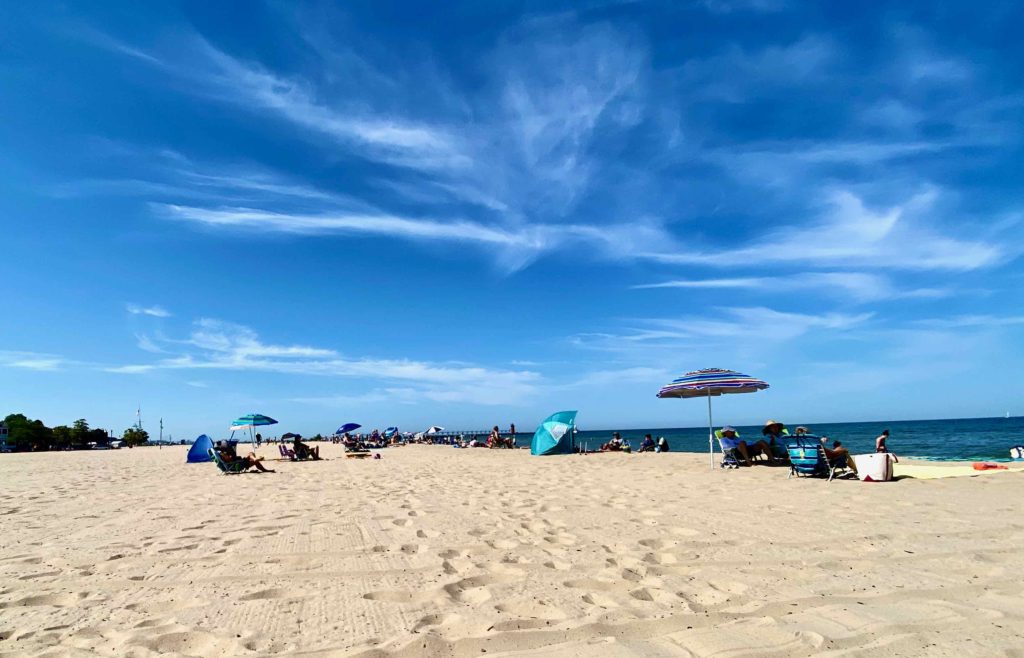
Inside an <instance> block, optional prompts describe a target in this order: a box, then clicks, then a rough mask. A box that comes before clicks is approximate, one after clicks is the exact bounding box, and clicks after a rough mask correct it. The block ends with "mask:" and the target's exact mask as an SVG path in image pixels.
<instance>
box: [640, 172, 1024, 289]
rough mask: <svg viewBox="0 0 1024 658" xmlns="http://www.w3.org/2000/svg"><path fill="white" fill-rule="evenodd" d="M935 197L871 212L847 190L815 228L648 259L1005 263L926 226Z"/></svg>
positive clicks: (948, 265) (981, 244) (987, 245)
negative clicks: (723, 247)
mask: <svg viewBox="0 0 1024 658" xmlns="http://www.w3.org/2000/svg"><path fill="white" fill-rule="evenodd" d="M937 198H938V191H937V190H936V189H934V188H930V189H926V190H925V191H923V192H920V193H918V194H916V195H914V196H912V197H910V198H909V199H907V200H906V201H904V202H903V203H899V204H896V205H894V206H889V207H887V208H883V209H878V210H874V209H871V208H869V207H868V206H867V205H866V204H865V202H864V200H863V199H862V198H860V197H859V196H857V195H856V194H854V193H853V192H851V191H849V190H837V191H833V192H832V193H831V194H830V195H829V196H828V198H827V204H828V208H827V210H826V211H825V212H824V213H823V214H822V217H821V218H820V219H819V220H818V221H817V222H814V223H811V224H803V225H797V226H785V227H781V228H777V229H775V230H772V231H770V232H768V233H766V234H765V235H763V236H761V237H760V238H758V239H756V240H755V241H754V243H752V244H748V245H746V246H742V247H738V248H735V249H731V250H722V251H720V252H700V251H696V252H688V253H677V254H661V253H647V254H644V255H643V257H646V258H649V259H651V260H656V261H659V262H663V263H679V264H688V263H699V264H703V265H719V266H722V267H726V266H729V265H731V264H732V263H737V262H740V263H742V262H763V263H766V262H788V263H793V264H802V265H803V266H804V267H808V266H812V267H813V266H818V267H822V266H837V265H838V266H843V265H846V266H849V265H850V263H851V262H855V263H857V264H859V265H869V264H877V265H880V266H881V265H883V264H884V266H885V267H887V268H894V269H909V270H973V269H978V268H982V267H987V266H992V265H995V264H998V263H1000V262H1002V261H1003V260H1005V259H1006V258H1007V257H1008V254H1007V253H1006V252H1005V250H1004V248H1003V247H1002V246H1000V245H998V244H996V243H994V242H986V241H984V240H978V239H973V240H972V239H963V238H956V237H951V236H948V235H945V234H943V233H941V232H938V231H936V230H934V229H932V228H930V227H929V226H928V223H927V222H926V221H924V216H927V215H928V214H931V213H932V212H933V211H934V206H935V202H936V200H937Z"/></svg>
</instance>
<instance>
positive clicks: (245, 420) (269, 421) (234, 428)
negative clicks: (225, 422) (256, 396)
mask: <svg viewBox="0 0 1024 658" xmlns="http://www.w3.org/2000/svg"><path fill="white" fill-rule="evenodd" d="M266 425H277V421H276V420H274V419H273V418H271V417H270V416H264V415H263V414H248V415H245V416H242V417H240V418H236V419H235V420H233V421H231V427H230V428H228V429H230V430H231V436H232V438H234V436H235V432H238V431H240V430H249V441H250V442H253V431H252V428H254V427H264V426H266Z"/></svg>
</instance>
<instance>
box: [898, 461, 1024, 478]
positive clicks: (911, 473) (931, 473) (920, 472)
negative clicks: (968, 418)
mask: <svg viewBox="0 0 1024 658" xmlns="http://www.w3.org/2000/svg"><path fill="white" fill-rule="evenodd" d="M1006 466H1007V467H1008V468H1006V469H999V470H990V471H978V470H975V468H974V466H972V465H971V464H963V465H961V464H957V465H955V466H939V465H935V466H933V465H931V464H903V463H898V464H894V465H893V476H894V477H897V478H901V477H909V478H915V479H918V480H934V479H936V478H962V477H970V476H974V475H986V474H988V473H1008V472H1021V471H1024V465H1020V466H1017V465H1010V464H1007V465H1006Z"/></svg>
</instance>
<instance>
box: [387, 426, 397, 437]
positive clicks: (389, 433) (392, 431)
mask: <svg viewBox="0 0 1024 658" xmlns="http://www.w3.org/2000/svg"><path fill="white" fill-rule="evenodd" d="M395 434H398V428H397V427H389V428H387V429H386V430H384V436H388V437H390V436H394V435H395Z"/></svg>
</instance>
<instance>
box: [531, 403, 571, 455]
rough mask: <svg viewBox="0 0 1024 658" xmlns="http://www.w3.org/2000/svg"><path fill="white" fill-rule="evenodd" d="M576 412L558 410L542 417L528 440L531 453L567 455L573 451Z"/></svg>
mask: <svg viewBox="0 0 1024 658" xmlns="http://www.w3.org/2000/svg"><path fill="white" fill-rule="evenodd" d="M575 431H576V412H575V411H559V412H557V413H553V414H551V415H550V416H548V417H547V418H545V419H544V422H543V423H541V424H540V426H539V427H538V428H537V431H536V432H534V433H533V441H531V442H530V454H531V455H568V454H570V453H571V452H572V451H573V433H574V432H575Z"/></svg>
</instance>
